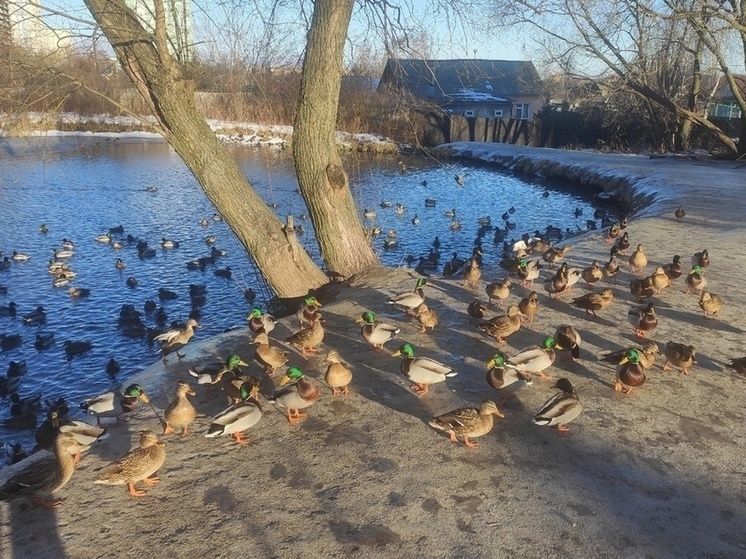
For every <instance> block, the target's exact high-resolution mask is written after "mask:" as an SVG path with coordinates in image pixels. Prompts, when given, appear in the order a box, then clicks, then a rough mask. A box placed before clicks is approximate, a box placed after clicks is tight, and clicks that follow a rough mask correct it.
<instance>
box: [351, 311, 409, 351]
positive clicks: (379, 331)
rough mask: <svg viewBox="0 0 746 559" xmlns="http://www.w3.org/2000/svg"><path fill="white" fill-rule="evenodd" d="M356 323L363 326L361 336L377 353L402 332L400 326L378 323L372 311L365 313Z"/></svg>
mask: <svg viewBox="0 0 746 559" xmlns="http://www.w3.org/2000/svg"><path fill="white" fill-rule="evenodd" d="M355 322H357V323H358V324H362V325H363V327H362V328H361V329H360V335H361V336H362V337H363V338H364V339H365V341H366V342H368V343H369V344H370V345H372V346H373V349H374V350H375V351H381V350H382V349H383V344H385V343H386V342H388V341H389V340H391V339H392V338H393V337H394V336H396V335H397V334H398V333H399V332H400V328H399V327H398V326H394V325H393V324H387V323H385V322H377V321H376V315H375V314H373V313H372V312H371V311H365V312H364V313H363V314H362V315H360V318H358V319H357V320H356V321H355Z"/></svg>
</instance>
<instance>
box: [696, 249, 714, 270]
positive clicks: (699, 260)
mask: <svg viewBox="0 0 746 559" xmlns="http://www.w3.org/2000/svg"><path fill="white" fill-rule="evenodd" d="M709 265H710V252H709V251H708V250H707V249H704V250H701V251H699V252H695V253H694V254H693V255H692V266H699V267H700V268H707V266H709Z"/></svg>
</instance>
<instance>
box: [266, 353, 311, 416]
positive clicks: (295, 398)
mask: <svg viewBox="0 0 746 559" xmlns="http://www.w3.org/2000/svg"><path fill="white" fill-rule="evenodd" d="M291 381H295V383H294V384H291V385H290V386H288V387H287V388H284V389H282V390H280V391H278V392H275V394H274V396H272V398H271V399H270V400H269V401H270V402H271V403H273V404H279V405H281V406H282V407H283V408H285V411H286V412H287V418H288V422H290V423H291V424H295V423H298V422H300V421H301V419H303V418H304V417H307V414H305V413H302V412H300V410H302V409H305V408H307V407H309V406H310V405H312V404H313V403H314V402H315V401H316V400H318V399H319V387H318V386H317V385H316V383H314V382H311V381H310V380H308V379H307V378H306V376H305V375H304V374H303V371H301V370H300V369H299V368H298V367H290V368H289V369H288V370H287V372H286V373H285V376H284V377H282V379H281V380H280V386H285V385H286V384H287V383H289V382H291Z"/></svg>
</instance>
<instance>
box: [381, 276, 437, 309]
mask: <svg viewBox="0 0 746 559" xmlns="http://www.w3.org/2000/svg"><path fill="white" fill-rule="evenodd" d="M425 285H427V280H425V278H419V279H418V280H417V283H416V284H415V287H414V291H408V292H406V293H402V294H400V295H394V296H393V297H389V298H388V299H387V300H386V302H387V303H388V304H390V305H395V306H397V307H400V308H403V309H404V310H405V311H406V313H407V314H408V315H411V314H412V311H413V310H414V309H416V308H417V307H419V306H420V305H421V304H422V303H424V302H425V293H424V291H423V290H422V288H423V287H424V286H425Z"/></svg>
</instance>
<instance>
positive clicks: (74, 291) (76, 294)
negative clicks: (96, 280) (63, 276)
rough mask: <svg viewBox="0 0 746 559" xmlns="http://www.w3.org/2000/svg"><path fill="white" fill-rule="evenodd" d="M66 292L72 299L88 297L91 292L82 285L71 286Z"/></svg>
mask: <svg viewBox="0 0 746 559" xmlns="http://www.w3.org/2000/svg"><path fill="white" fill-rule="evenodd" d="M67 293H68V295H70V297H72V298H73V299H82V298H83V297H88V296H89V295H90V294H91V290H90V289H86V288H84V287H71V288H70V289H68V290H67Z"/></svg>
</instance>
